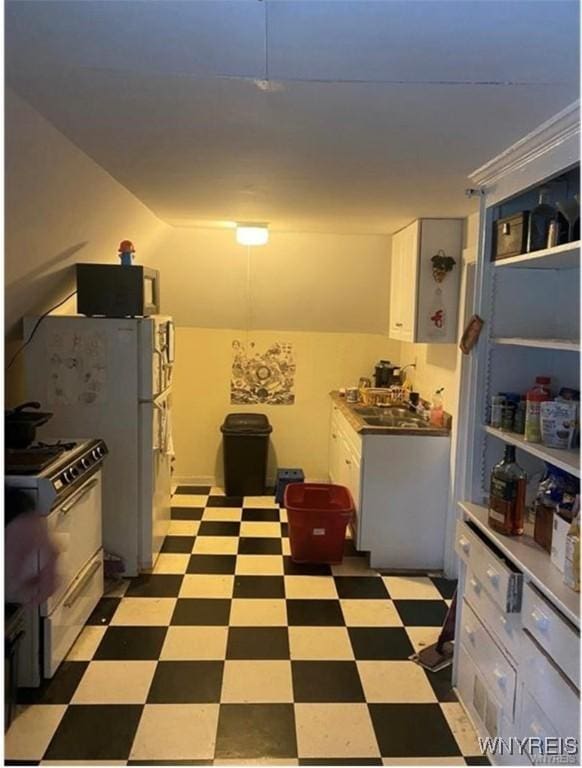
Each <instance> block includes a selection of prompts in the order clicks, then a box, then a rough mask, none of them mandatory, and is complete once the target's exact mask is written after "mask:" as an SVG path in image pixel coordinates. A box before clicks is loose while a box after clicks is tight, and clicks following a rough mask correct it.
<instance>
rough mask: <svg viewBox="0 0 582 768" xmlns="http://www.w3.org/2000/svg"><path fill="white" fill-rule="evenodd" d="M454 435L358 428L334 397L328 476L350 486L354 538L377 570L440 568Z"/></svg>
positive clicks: (442, 560)
mask: <svg viewBox="0 0 582 768" xmlns="http://www.w3.org/2000/svg"><path fill="white" fill-rule="evenodd" d="M449 461H450V439H449V437H448V436H446V435H445V436H443V435H438V436H437V435H430V436H427V437H424V436H419V435H390V434H384V433H379V434H378V433H375V434H361V433H359V432H357V431H356V430H355V429H354V428H353V427H352V426H351V424H350V423H349V422H348V420H347V419H346V417H345V416H344V415H343V413H342V410H341V408H340V407H339V406H338V405H336V404H335V403H333V402H332V411H331V423H330V438H329V476H330V480H331V482H333V483H339V484H340V485H345V486H346V487H347V488H349V489H350V491H351V494H352V497H353V499H354V504H355V508H356V516H355V520H354V525H353V528H354V533H355V535H354V541H355V544H356V547H357V548H358V549H360V550H363V551H366V552H369V553H370V565H371V567H372V568H378V569H384V568H386V569H388V568H390V569H394V568H398V569H400V568H401V569H410V570H414V569H418V570H423V569H426V570H431V569H435V570H436V569H441V568H442V567H443V562H444V549H445V529H446V515H447V507H448V497H449Z"/></svg>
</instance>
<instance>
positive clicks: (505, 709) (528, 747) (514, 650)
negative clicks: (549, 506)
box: [456, 521, 580, 765]
mask: <svg viewBox="0 0 582 768" xmlns="http://www.w3.org/2000/svg"><path fill="white" fill-rule="evenodd" d="M456 549H457V552H458V553H459V555H460V557H461V560H462V562H463V567H462V569H461V570H462V572H461V575H460V580H459V596H458V597H459V602H458V605H459V615H458V618H457V632H456V687H457V692H458V694H459V700H460V701H461V703H462V704H463V706H464V707H465V709H466V710H467V712H468V714H469V716H470V717H471V719H472V720H473V723H474V725H475V727H476V729H477V732H478V734H479V736H480V737H481V738H482V739H486V738H488V737H490V738H493V739H494V738H496V737H500V739H501V741H500V742H497V744H496V748H495V752H494V753H488V754H487V757H488V758H489V759H490V760H491V762H492V763H493V764H495V765H531V764H534V765H535V764H539V763H540V762H544V761H545V762H551V761H552V758H554V762H556V761H558V762H560V761H561V762H565V761H566V758H567V757H568V753H567V750H568V749H570V748H572V746H571V745H572V743H573V740H574V739H577V740H578V742H577V743H579V737H580V733H579V717H580V693H579V680H580V676H579V666H578V659H579V643H580V635H579V632H578V630H577V629H576V627H574V626H573V625H572V624H571V623H570V622H569V621H568V620H567V619H566V618H565V617H564V616H563V615H562V614H561V613H560V612H559V610H558V609H557V608H556V607H555V606H554V605H553V604H552V603H551V601H550V600H549V599H548V598H547V597H546V596H545V595H543V594H542V593H541V592H540V591H539V590H538V589H537V587H536V586H535V585H534V584H533V583H531V582H529V581H528V580H527V578H526V577H524V574H523V573H521V572H520V570H519V567H518V565H519V564H518V563H514V562H512V561H511V560H510V559H509V558H507V557H505V556H504V555H502V553H501V552H500V551H499V549H498V547H497V546H496V544H495V542H494V541H489V540H488V537H487V536H486V535H485V534H484V532H483V531H479V530H477V529H476V528H475V526H474V525H473V524H472V523H471V522H469V523H468V522H467V521H459V524H458V526H457V535H456ZM492 575H493V576H495V577H496V578H494V579H493V580H492V579H491V578H490V577H491V576H492ZM508 597H510V598H511V599H508ZM518 606H519V608H518V610H516V608H517V607H518ZM568 740H572V741H571V742H570V744H569V743H568ZM556 749H557V750H562V755H561V756H560V757H555V755H556V753H555V752H554V754H552V750H556ZM570 757H572V753H570ZM576 759H577V758H576ZM575 763H576V760H574V762H572V764H575Z"/></svg>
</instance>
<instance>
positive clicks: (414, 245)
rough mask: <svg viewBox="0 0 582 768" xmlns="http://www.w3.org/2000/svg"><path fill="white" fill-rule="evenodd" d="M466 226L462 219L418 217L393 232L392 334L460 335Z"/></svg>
mask: <svg viewBox="0 0 582 768" xmlns="http://www.w3.org/2000/svg"><path fill="white" fill-rule="evenodd" d="M462 227H463V222H462V220H461V219H417V220H416V221H413V222H412V224H409V225H408V226H407V227H404V229H401V230H400V231H399V232H397V233H396V234H395V235H393V237H392V257H391V265H390V331H389V335H390V338H392V339H397V340H398V341H411V342H419V343H424V344H450V343H454V342H455V341H456V340H457V315H458V308H459V285H460V278H461V268H462V235H463V231H462Z"/></svg>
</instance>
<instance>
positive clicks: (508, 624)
mask: <svg viewBox="0 0 582 768" xmlns="http://www.w3.org/2000/svg"><path fill="white" fill-rule="evenodd" d="M463 597H464V598H465V600H466V601H467V602H468V603H469V605H470V606H471V608H472V609H473V610H474V611H475V613H476V614H477V616H478V617H479V619H480V620H481V621H482V622H483V623H484V624H485V626H486V627H487V629H489V630H491V631H492V632H493V634H494V635H495V636H496V638H497V640H498V641H499V643H500V645H501V647H502V649H503V650H505V651H507V653H509V655H510V656H512V657H513V659H516V660H517V659H519V651H520V648H521V639H520V633H521V614H519V613H505V611H502V610H501V608H499V606H498V605H497V603H496V602H495V601H494V600H492V599H491V597H489V594H488V593H487V592H486V591H485V589H484V588H483V583H482V582H481V581H480V579H478V578H477V577H476V576H475V574H474V573H473V572H472V571H471V570H468V571H467V577H466V580H465V593H464V595H463Z"/></svg>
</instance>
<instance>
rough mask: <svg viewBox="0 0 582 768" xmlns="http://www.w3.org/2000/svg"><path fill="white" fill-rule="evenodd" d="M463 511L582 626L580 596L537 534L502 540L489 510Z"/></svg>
mask: <svg viewBox="0 0 582 768" xmlns="http://www.w3.org/2000/svg"><path fill="white" fill-rule="evenodd" d="M461 509H462V510H463V512H464V513H465V514H466V515H467V518H468V519H469V520H472V521H473V522H474V523H475V524H476V526H477V527H478V528H479V529H480V530H481V531H483V533H485V534H486V535H487V536H490V537H491V538H492V540H493V541H494V542H495V545H496V546H497V547H499V549H500V550H501V551H502V552H503V554H504V555H506V556H507V557H509V558H511V560H513V561H514V562H516V563H518V564H519V566H520V568H521V569H522V570H523V571H524V572H525V573H527V574H528V575H529V576H530V577H531V580H532V581H533V582H534V584H535V585H536V586H537V587H538V589H539V590H540V591H541V592H543V593H544V594H545V595H546V596H547V597H548V598H549V599H550V600H551V601H552V602H553V603H555V604H556V605H557V606H558V607H559V608H560V610H561V611H562V612H563V613H564V614H565V615H566V616H567V617H568V619H569V620H570V621H571V622H572V623H573V624H579V622H580V595H579V594H578V593H577V592H574V591H573V590H572V589H570V588H569V587H567V586H566V585H565V584H564V581H563V579H562V574H561V573H560V571H558V569H557V568H555V567H554V565H553V564H552V562H551V560H550V558H549V557H548V553H547V552H546V550H545V549H542V548H541V547H540V545H539V544H536V542H535V541H534V539H533V535H532V534H533V531H532V530H531V528H529V529H528V528H526V533H525V534H524V535H523V536H515V537H513V538H512V537H510V536H501V535H500V534H498V533H496V532H495V531H492V530H491V528H490V527H489V524H488V523H487V517H488V510H487V507H484V506H482V505H481V504H472V503H471V502H461Z"/></svg>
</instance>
